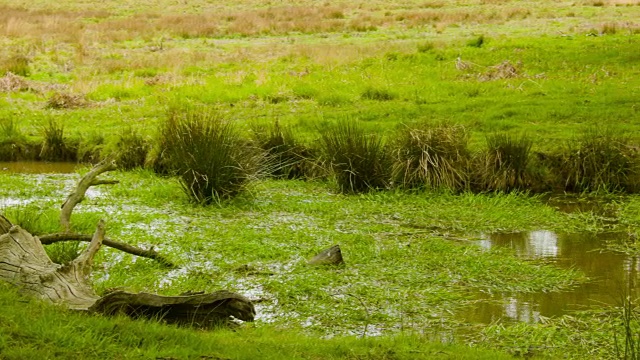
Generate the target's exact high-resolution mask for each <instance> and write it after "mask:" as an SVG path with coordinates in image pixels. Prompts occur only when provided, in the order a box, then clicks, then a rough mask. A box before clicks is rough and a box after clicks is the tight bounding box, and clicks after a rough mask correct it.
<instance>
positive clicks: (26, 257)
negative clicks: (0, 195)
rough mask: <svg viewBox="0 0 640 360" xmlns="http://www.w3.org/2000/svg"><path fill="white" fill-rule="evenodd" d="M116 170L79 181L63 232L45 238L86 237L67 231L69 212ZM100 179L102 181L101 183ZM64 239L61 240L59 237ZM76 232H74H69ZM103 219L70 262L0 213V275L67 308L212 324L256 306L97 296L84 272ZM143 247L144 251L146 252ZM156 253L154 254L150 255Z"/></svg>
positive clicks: (249, 314) (107, 166) (245, 315)
mask: <svg viewBox="0 0 640 360" xmlns="http://www.w3.org/2000/svg"><path fill="white" fill-rule="evenodd" d="M113 169H115V165H113V164H112V163H101V164H98V165H97V166H96V167H95V168H94V169H93V170H91V171H90V172H89V173H88V174H87V175H85V177H83V178H82V180H81V181H80V182H79V184H78V186H77V187H76V189H75V190H74V192H73V193H72V194H71V195H69V197H68V198H67V200H66V201H65V203H64V204H63V206H62V211H61V214H60V221H61V223H62V225H63V228H64V229H65V233H63V234H54V236H53V237H51V236H50V242H51V243H52V242H56V241H63V240H75V241H78V240H80V241H83V240H84V241H86V240H88V239H87V238H86V236H85V235H76V234H71V233H70V229H71V226H70V221H69V220H70V217H71V212H72V211H73V207H74V206H75V205H76V204H77V203H79V202H80V201H81V200H82V199H83V198H84V194H85V192H86V190H87V189H88V188H89V186H91V185H94V184H97V183H98V181H97V180H96V177H97V176H98V175H99V174H101V173H103V172H105V171H109V170H113ZM100 183H102V182H100ZM65 235H66V236H67V237H68V238H67V239H64V236H65ZM74 236H75V237H74ZM104 236H105V223H104V221H103V220H100V222H99V223H98V226H97V228H96V231H95V233H94V234H93V236H91V240H90V243H89V246H88V247H87V248H86V249H85V250H84V251H83V252H82V253H81V254H80V255H79V256H78V257H77V258H76V259H75V260H73V261H72V262H71V263H70V264H66V265H60V264H56V263H54V262H53V261H51V259H50V258H49V256H48V255H47V253H46V252H45V250H44V247H43V245H42V242H41V241H40V239H39V238H38V237H36V236H33V235H32V234H30V233H29V232H27V231H25V230H24V229H22V228H20V227H19V226H17V225H12V224H11V222H10V221H9V220H8V219H6V218H5V217H4V216H2V215H0V280H4V281H7V282H9V283H11V284H14V285H16V286H18V287H19V288H20V289H21V290H22V291H23V292H24V293H26V294H28V295H31V296H34V297H37V298H41V299H44V300H47V301H50V302H52V303H56V304H62V305H65V306H67V307H68V308H70V309H74V310H82V311H89V312H95V313H102V314H106V315H113V314H118V313H122V314H125V315H128V316H131V317H136V318H137V317H145V318H150V319H164V320H165V321H167V322H171V323H177V324H183V325H191V326H198V327H211V326H213V325H216V324H220V323H223V322H225V321H227V320H228V319H229V318H230V317H235V318H237V319H240V320H244V321H252V320H253V319H254V317H255V308H254V306H253V304H252V303H251V301H250V300H249V299H247V298H245V297H244V296H242V295H239V294H235V293H232V292H228V291H218V292H214V293H211V294H194V295H185V296H160V295H154V294H147V293H140V294H132V293H128V292H124V291H117V292H113V293H110V294H107V295H105V296H104V297H100V296H98V295H97V294H96V293H95V291H94V290H93V288H92V286H91V283H90V280H89V275H90V273H91V267H92V264H93V258H94V256H95V254H96V253H97V252H98V250H99V249H100V246H102V244H103V242H106V241H105V237H104ZM109 242H110V243H111V246H113V247H115V248H118V249H121V250H123V251H127V252H130V253H136V252H138V253H137V255H141V256H147V257H151V258H156V260H159V258H160V259H162V258H161V257H160V256H159V255H158V254H157V253H155V251H153V250H142V249H138V248H135V247H131V246H130V245H127V244H122V243H119V242H115V243H116V245H114V244H113V243H114V242H113V241H109ZM145 252H146V253H145ZM154 256H155V257H154Z"/></svg>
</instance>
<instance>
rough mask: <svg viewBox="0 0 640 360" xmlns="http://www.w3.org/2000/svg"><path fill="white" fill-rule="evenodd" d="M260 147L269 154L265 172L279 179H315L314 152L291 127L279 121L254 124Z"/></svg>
mask: <svg viewBox="0 0 640 360" xmlns="http://www.w3.org/2000/svg"><path fill="white" fill-rule="evenodd" d="M251 131H252V133H253V137H254V139H255V141H256V142H257V144H258V146H260V148H262V149H263V150H264V151H265V153H266V154H267V159H266V160H267V161H266V164H267V166H266V167H265V172H266V173H268V174H269V175H270V176H273V177H275V178H279V179H297V178H312V177H314V171H313V169H314V168H315V166H314V160H313V159H314V156H313V154H312V152H313V151H312V150H311V149H309V148H308V147H306V146H304V145H303V144H301V143H300V142H299V141H298V139H296V137H295V136H294V134H293V131H292V130H291V128H290V127H287V126H281V125H280V123H279V122H278V121H276V122H274V123H273V124H272V125H265V124H254V125H253V126H252V128H251Z"/></svg>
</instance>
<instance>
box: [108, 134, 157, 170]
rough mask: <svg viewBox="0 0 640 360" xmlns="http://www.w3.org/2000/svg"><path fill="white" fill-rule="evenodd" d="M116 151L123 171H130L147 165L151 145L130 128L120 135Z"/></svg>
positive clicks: (117, 159) (117, 160) (118, 162)
mask: <svg viewBox="0 0 640 360" xmlns="http://www.w3.org/2000/svg"><path fill="white" fill-rule="evenodd" d="M115 146H116V148H115V149H114V151H115V154H116V162H117V164H118V166H119V167H120V168H121V169H124V170H130V169H133V168H137V167H142V166H144V165H145V162H146V159H147V154H148V153H149V149H150V143H149V141H148V140H147V139H146V138H144V137H143V136H142V135H141V134H140V133H139V132H138V131H136V130H134V129H132V128H129V129H127V130H123V131H122V132H121V133H120V136H119V138H118V141H117V142H116V144H115Z"/></svg>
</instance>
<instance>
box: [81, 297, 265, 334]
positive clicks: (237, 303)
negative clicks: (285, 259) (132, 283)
mask: <svg viewBox="0 0 640 360" xmlns="http://www.w3.org/2000/svg"><path fill="white" fill-rule="evenodd" d="M89 310H91V311H93V312H98V313H101V314H106V315H115V314H124V315H127V316H130V317H134V318H136V317H144V318H161V319H162V320H164V321H166V322H168V323H172V324H179V325H189V326H195V327H200V328H202V327H203V328H209V327H212V326H215V325H218V324H224V323H225V322H226V321H228V320H229V318H230V317H231V316H233V317H234V318H236V319H239V320H243V321H253V319H254V317H255V315H256V311H255V309H254V307H253V305H252V304H251V301H249V299H247V298H245V297H244V296H242V295H238V294H235V293H232V292H229V291H224V290H222V291H217V292H214V293H211V294H195V295H181V296H161V295H155V294H147V293H139V294H131V293H127V292H124V291H115V292H112V293H109V294H107V295H105V296H104V297H103V298H101V299H99V300H98V301H97V302H96V303H95V304H94V305H93V306H91V308H90V309H89Z"/></svg>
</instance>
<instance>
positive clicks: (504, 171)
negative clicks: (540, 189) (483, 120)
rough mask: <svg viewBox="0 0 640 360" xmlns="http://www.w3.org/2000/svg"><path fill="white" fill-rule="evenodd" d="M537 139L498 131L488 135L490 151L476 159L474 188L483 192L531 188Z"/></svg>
mask: <svg viewBox="0 0 640 360" xmlns="http://www.w3.org/2000/svg"><path fill="white" fill-rule="evenodd" d="M532 145H533V141H532V140H531V139H530V138H528V137H526V136H520V137H515V136H509V135H505V134H495V135H492V136H489V137H487V150H486V152H484V153H481V154H479V155H477V157H476V159H475V160H474V165H473V166H474V172H475V175H474V178H475V179H474V180H475V185H474V187H475V188H476V189H478V190H479V191H504V192H509V191H513V190H521V191H522V190H527V189H528V188H529V186H530V185H531V175H530V168H529V163H530V160H531V146H532Z"/></svg>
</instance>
